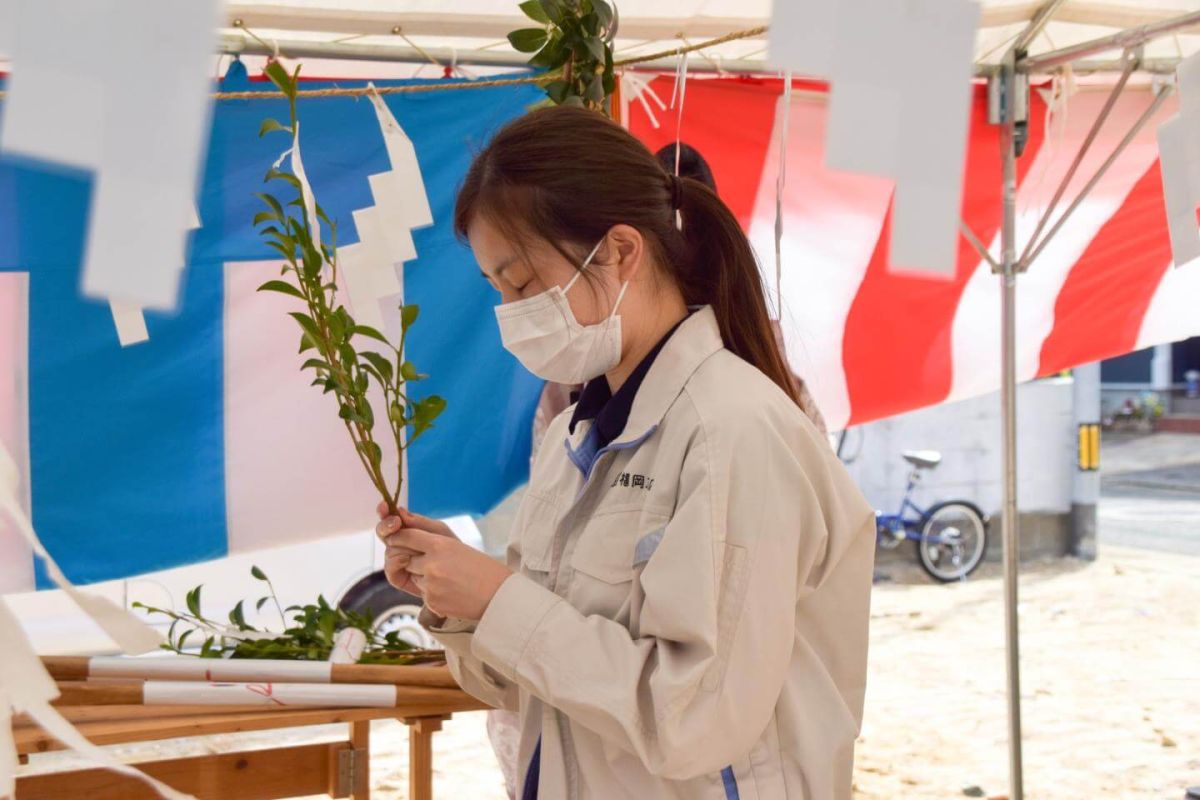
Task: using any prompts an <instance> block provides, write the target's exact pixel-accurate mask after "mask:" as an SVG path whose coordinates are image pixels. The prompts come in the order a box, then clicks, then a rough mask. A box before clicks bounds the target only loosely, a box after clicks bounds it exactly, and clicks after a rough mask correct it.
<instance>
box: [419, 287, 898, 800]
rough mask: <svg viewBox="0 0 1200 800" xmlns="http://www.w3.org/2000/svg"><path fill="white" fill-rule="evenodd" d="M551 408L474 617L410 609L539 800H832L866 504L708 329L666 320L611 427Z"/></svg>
mask: <svg viewBox="0 0 1200 800" xmlns="http://www.w3.org/2000/svg"><path fill="white" fill-rule="evenodd" d="M571 411H572V409H571V408H568V409H567V410H566V411H564V412H563V413H562V414H560V415H559V416H558V417H557V418H556V419H555V420H554V422H553V423H552V424H551V426H550V428H549V431H548V432H547V435H546V440H545V443H544V445H543V446H542V448H541V450H540V452H539V454H538V457H537V460H536V463H535V464H534V467H533V470H532V474H531V477H530V482H529V488H528V492H527V494H526V496H525V499H524V502H523V504H522V505H521V508H520V511H519V512H518V515H517V519H516V522H515V525H514V527H513V532H512V535H511V538H510V542H509V547H508V564H509V566H510V567H512V569H513V570H515V571H516V574H514V575H513V576H512V577H510V578H509V579H508V580H507V581H505V583H504V584H503V585H502V586H501V587H500V590H499V591H498V592H497V594H496V596H495V597H494V598H493V600H492V601H491V604H490V605H489V606H488V609H487V612H486V613H485V614H484V616H483V619H482V620H480V621H479V622H478V623H468V622H463V621H459V620H445V621H440V622H441V624H440V625H439V624H438V622H439V620H436V619H435V618H433V617H432V615H429V614H428V613H426V614H425V616H424V621H425V623H426V624H427V626H428V627H430V630H431V631H432V632H433V633H434V634H435V635H436V636H437V638H438V639H439V640H440V641H441V642H442V643H443V644H444V645H445V647H446V649H447V652H448V658H449V662H450V667H451V669H452V671H453V673H454V675H455V676H456V678H457V679H458V680H459V682H460V683H461V684H462V686H463V688H464V689H466V691H468V692H470V693H471V694H472V695H475V696H476V697H478V698H480V699H481V700H483V701H485V702H487V703H490V704H492V705H494V706H497V707H503V708H509V709H515V710H519V711H520V713H521V720H522V737H521V747H520V759H521V764H520V768H521V774H522V783H523V782H524V776H525V773H526V772H527V771H528V768H529V762H530V759H531V757H532V756H533V754H534V751H535V747H537V745H538V741H539V738H540V741H541V750H540V781H539V792H538V797H539V800H559V799H560V798H565V799H566V800H592V799H593V798H595V799H597V800H618V798H637V800H654V799H656V798H674V799H677V800H731V798H737V800H783V799H784V798H787V799H788V800H843V799H845V800H849V798H850V781H851V771H852V764H853V753H854V741H855V738H856V737H857V735H858V731H859V728H860V725H861V722H862V711H863V694H864V688H865V683H866V673H867V626H868V617H869V601H870V591H871V576H872V568H873V562H874V539H875V523H874V514H873V512H872V510H871V508H870V507H869V506H868V505H867V503H866V501H865V500H864V498H863V496H862V494H861V493H860V492H859V490H858V488H857V487H856V486H855V485H854V483H853V481H852V480H851V479H850V477H849V475H848V474H847V473H846V471H845V469H844V468H843V467H842V465H841V463H840V462H839V461H838V460H837V458H836V456H835V455H834V453H833V452H832V451H831V450H830V447H829V445H828V444H827V443H826V441H825V440H824V439H823V438H822V437H821V435H820V434H819V433H818V432H817V431H816V429H815V428H814V426H813V424H812V423H811V422H810V421H809V419H808V418H807V417H805V415H804V414H803V413H802V412H801V410H800V409H799V408H798V407H797V406H796V405H795V404H794V403H793V402H792V401H791V400H790V399H789V398H788V397H787V395H786V394H785V393H784V392H783V391H781V390H780V389H779V388H778V387H777V386H776V385H775V384H774V383H772V382H771V381H770V380H769V379H768V378H767V377H766V376H765V375H763V374H762V373H761V372H759V371H758V370H757V369H755V368H754V367H752V366H750V365H749V364H747V363H746V362H745V361H743V360H741V359H740V358H738V357H737V356H735V355H733V354H732V353H731V352H730V351H728V350H726V349H725V348H724V346H723V344H722V341H721V336H720V332H719V329H718V326H717V321H716V317H715V315H714V313H713V311H712V309H711V308H707V307H706V308H703V309H701V310H699V311H697V312H696V313H694V314H692V316H691V317H689V318H688V319H687V320H686V321H685V322H684V323H683V324H682V325H681V326H680V327H679V329H678V330H677V331H676V332H675V333H674V334H673V335H672V336H671V338H670V339H669V340H668V341H667V343H666V345H665V347H664V348H663V350H662V351H661V352H660V353H659V355H658V357H657V358H656V359H655V361H654V363H653V365H652V366H651V367H650V371H649V373H648V374H647V375H646V377H645V380H644V382H643V384H642V386H641V387H640V389H639V390H638V393H637V395H636V398H635V400H634V403H633V407H632V410H631V412H630V415H629V419H628V422H627V424H626V426H625V429H624V432H623V433H622V434H621V435H620V436H619V437H617V439H616V440H615V441H614V442H613V443H612V444H610V445H609V446H607V447H604V448H600V449H599V450H598V451H596V448H595V447H594V445H591V444H589V443H590V442H592V441H593V439H591V438H589V434H588V432H589V430H590V423H588V422H586V421H585V422H581V423H580V424H579V425H578V426H577V427H576V430H575V432H574V433H573V434H570V433H569V432H568V423H569V421H570V417H571Z"/></svg>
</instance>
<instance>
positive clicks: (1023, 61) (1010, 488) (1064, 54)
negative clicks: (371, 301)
mask: <svg viewBox="0 0 1200 800" xmlns="http://www.w3.org/2000/svg"><path fill="white" fill-rule="evenodd" d="M1064 2H1065V0H1047V2H1045V3H1044V4H1043V5H1042V6H1041V7H1040V8H1039V9H1038V11H1037V12H1036V14H1034V16H1033V18H1032V19H1031V20H1030V21H1029V23H1028V25H1027V26H1026V28H1025V29H1024V30H1023V31H1022V33H1021V34H1019V35H1018V36H1017V38H1016V39H1015V40H1014V41H1013V43H1012V44H1011V46H1010V47H1009V49H1008V50H1007V52H1006V54H1005V56H1004V58H1003V59H1002V61H1001V63H1000V64H999V66H978V67H977V68H976V76H977V77H985V78H987V79H988V81H989V90H990V97H991V99H992V100H993V103H994V106H993V107H994V110H995V112H996V115H995V117H994V118H993V121H994V122H996V123H998V124H999V125H1000V129H1001V136H1000V158H1001V162H1002V167H1003V171H1002V184H1003V185H1002V190H1003V191H1002V203H1003V209H1002V214H1003V216H1002V223H1001V231H1000V255H999V257H996V256H993V255H992V254H991V253H990V252H989V250H988V248H987V247H986V246H985V245H984V244H983V243H982V242H981V241H980V240H979V239H978V237H977V236H976V235H975V234H974V233H973V232H972V231H971V230H970V229H969V228H968V227H967V226H966V225H965V223H962V224H961V227H962V233H963V236H964V237H965V238H966V239H967V240H968V241H969V242H970V243H971V245H972V246H973V247H974V249H975V250H976V251H977V252H978V253H979V255H980V257H981V258H983V259H984V260H985V261H987V262H988V264H989V265H990V266H991V268H992V271H993V273H994V274H995V275H996V276H997V277H998V278H999V280H1000V284H1001V293H1000V294H1001V365H1002V373H1003V381H1002V386H1001V404H1002V420H1003V425H1002V436H1003V451H1004V504H1003V514H1002V527H1001V539H1002V544H1003V557H1004V564H1003V573H1004V612H1005V649H1006V668H1007V695H1008V697H1007V700H1008V724H1009V779H1010V784H1011V785H1010V788H1009V797H1011V798H1012V800H1023V798H1024V776H1023V760H1022V746H1021V697H1020V637H1019V625H1018V618H1017V601H1018V578H1019V562H1020V545H1019V531H1020V526H1019V521H1018V518H1017V440H1016V424H1017V413H1016V412H1017V397H1016V391H1017V370H1016V287H1017V278H1018V276H1019V275H1020V274H1021V273H1023V272H1025V271H1027V270H1028V269H1029V267H1030V266H1031V265H1032V264H1033V263H1034V262H1035V261H1036V260H1037V257H1038V256H1039V255H1040V254H1041V253H1042V251H1043V249H1044V248H1045V246H1046V244H1047V242H1049V240H1050V239H1051V238H1053V237H1054V235H1055V234H1056V233H1058V231H1059V230H1060V229H1061V228H1062V226H1063V225H1064V224H1065V222H1066V221H1067V219H1068V218H1070V216H1071V215H1072V214H1073V213H1074V211H1075V210H1076V209H1077V208H1078V207H1079V205H1080V204H1081V203H1082V202H1083V200H1084V199H1085V198H1086V197H1087V195H1088V194H1089V193H1090V192H1091V190H1092V189H1093V188H1094V187H1095V186H1096V184H1097V183H1099V181H1100V179H1101V178H1102V177H1103V176H1104V175H1105V173H1106V172H1107V171H1108V169H1109V168H1110V167H1111V166H1112V164H1113V163H1114V162H1115V161H1116V160H1117V158H1118V156H1120V154H1121V153H1122V151H1124V150H1125V148H1126V147H1127V146H1128V145H1129V144H1130V143H1131V142H1132V141H1133V140H1134V138H1135V137H1136V136H1137V134H1138V132H1139V131H1141V129H1142V128H1143V127H1144V126H1145V125H1146V123H1147V122H1149V121H1150V119H1151V118H1152V117H1153V116H1154V114H1155V113H1156V112H1157V111H1158V110H1159V108H1160V107H1161V106H1162V104H1163V102H1164V101H1165V100H1166V99H1167V97H1168V96H1169V95H1170V94H1171V92H1172V91H1173V90H1174V86H1173V85H1172V84H1170V83H1166V82H1164V83H1162V84H1161V85H1159V86H1158V87H1157V89H1156V96H1155V98H1154V100H1153V102H1152V103H1151V104H1150V106H1149V107H1148V108H1147V109H1146V110H1145V112H1143V114H1142V115H1141V116H1140V117H1139V118H1138V119H1137V120H1136V121H1135V122H1134V124H1133V125H1132V127H1131V128H1130V130H1129V132H1128V133H1127V134H1126V135H1125V137H1124V138H1123V139H1122V140H1121V141H1120V142H1119V143H1118V144H1117V145H1116V147H1115V148H1114V149H1113V152H1112V153H1111V154H1110V155H1109V156H1108V158H1107V159H1105V161H1104V162H1103V163H1102V164H1101V165H1100V166H1099V167H1098V168H1097V170H1096V172H1095V174H1093V175H1092V176H1091V177H1090V178H1089V179H1088V181H1087V182H1086V183H1085V184H1084V185H1083V187H1082V188H1081V189H1080V190H1079V192H1078V194H1077V195H1076V196H1075V198H1074V199H1073V200H1072V201H1071V202H1070V204H1069V205H1068V206H1067V208H1066V209H1065V210H1064V211H1063V212H1062V214H1061V215H1059V216H1058V217H1057V218H1054V212H1055V211H1056V210H1057V208H1058V206H1059V204H1060V203H1061V201H1062V200H1063V198H1064V196H1065V194H1066V191H1067V189H1068V187H1069V186H1070V184H1071V182H1072V180H1073V179H1074V177H1075V175H1076V173H1077V172H1078V170H1079V167H1080V165H1081V164H1082V162H1083V159H1084V157H1085V156H1086V154H1087V152H1088V151H1089V149H1090V148H1091V146H1092V144H1093V143H1094V141H1095V139H1096V135H1097V134H1098V132H1099V130H1100V128H1101V127H1102V126H1103V125H1104V123H1105V121H1106V120H1107V119H1108V118H1109V115H1110V113H1111V111H1112V109H1113V107H1114V106H1115V104H1116V101H1117V99H1118V98H1119V97H1120V95H1121V92H1122V91H1123V90H1124V89H1125V86H1126V84H1127V82H1128V80H1129V78H1130V76H1131V75H1132V74H1133V73H1134V72H1142V73H1149V74H1157V75H1168V74H1171V73H1173V72H1174V71H1175V69H1176V67H1177V66H1178V63H1179V61H1180V59H1152V60H1146V59H1143V58H1142V56H1141V48H1142V45H1144V44H1145V43H1146V42H1149V41H1151V40H1152V39H1156V38H1159V37H1162V36H1167V35H1170V34H1173V33H1178V32H1180V31H1183V30H1185V29H1189V28H1196V27H1200V11H1198V12H1193V13H1189V14H1184V15H1181V16H1178V17H1173V18H1169V19H1164V20H1159V21H1156V22H1153V23H1149V24H1145V25H1140V26H1137V27H1133V28H1129V29H1126V30H1123V31H1120V32H1118V33H1115V34H1112V35H1109V36H1105V37H1102V38H1098V39H1094V40H1091V41H1088V42H1084V43H1082V44H1077V45H1073V46H1071V47H1066V48H1062V49H1059V50H1054V51H1051V52H1048V53H1043V54H1039V55H1036V56H1029V55H1027V53H1026V49H1027V48H1028V47H1029V45H1030V43H1031V42H1032V41H1033V40H1034V38H1035V37H1037V36H1038V34H1039V33H1040V32H1041V31H1042V29H1043V28H1044V27H1045V26H1046V24H1047V23H1048V22H1049V21H1050V20H1051V18H1052V17H1053V16H1054V14H1055V13H1056V12H1057V11H1058V10H1059V9H1060V8H1061V7H1062V6H1063V5H1064ZM220 49H221V51H222V52H224V53H227V54H234V55H238V54H257V55H272V53H273V52H276V53H277V52H278V50H279V49H282V50H283V51H285V52H286V53H287V54H288V55H290V56H310V57H320V58H333V59H366V60H374V61H398V62H403V61H415V62H425V61H428V60H429V59H430V58H431V57H432V58H434V59H436V60H439V61H445V62H451V61H455V60H456V61H457V63H460V64H475V65H481V66H493V67H519V66H524V65H525V64H526V60H525V56H523V55H520V54H517V53H511V52H503V51H495V52H489V51H475V52H471V53H467V52H462V53H455V52H453V51H446V52H442V51H441V50H438V49H436V48H424V49H420V48H400V47H391V46H388V47H372V46H369V45H347V44H338V43H325V42H311V41H304V40H279V41H276V42H273V46H272V47H268V46H267V45H266V44H265V43H261V42H253V41H250V40H247V39H245V38H242V37H238V36H225V37H223V39H222V42H221V45H220ZM1116 49H1121V50H1122V56H1121V58H1119V59H1117V60H1094V59H1093V60H1089V59H1090V58H1091V57H1093V56H1097V55H1099V54H1102V53H1105V52H1108V51H1112V50H1116ZM677 62H678V57H666V58H663V59H660V60H659V62H658V63H659V64H661V65H662V66H663V67H664V68H670V67H673V66H675V65H676V64H677ZM1068 65H1070V66H1071V67H1072V69H1073V70H1074V71H1075V72H1076V73H1085V72H1086V73H1093V74H1094V73H1110V74H1116V75H1117V80H1116V82H1115V84H1114V85H1113V86H1112V89H1111V91H1110V94H1109V97H1108V100H1107V102H1106V103H1105V105H1104V107H1103V108H1102V109H1101V112H1100V114H1099V116H1098V117H1097V118H1096V120H1095V121H1094V122H1093V124H1092V127H1091V129H1090V131H1089V132H1088V134H1087V136H1086V137H1085V139H1084V141H1083V143H1082V145H1081V146H1080V150H1079V152H1078V153H1077V154H1076V156H1075V158H1074V160H1073V162H1072V164H1071V166H1070V167H1069V168H1068V170H1067V172H1066V174H1065V175H1064V176H1063V179H1062V181H1061V182H1060V184H1059V186H1058V187H1057V189H1056V190H1055V193H1054V196H1053V199H1052V200H1051V202H1050V204H1049V206H1048V207H1047V208H1046V210H1045V212H1043V214H1042V215H1041V217H1040V218H1039V220H1038V223H1037V226H1036V228H1035V230H1034V232H1033V234H1032V235H1031V236H1030V239H1029V241H1028V242H1027V243H1026V245H1025V247H1024V249H1023V250H1021V252H1020V253H1019V254H1018V243H1017V239H1016V198H1017V180H1016V172H1017V171H1016V159H1017V158H1018V157H1019V156H1020V152H1021V149H1022V137H1021V136H1020V135H1019V128H1020V126H1021V125H1023V123H1024V119H1023V117H1024V114H1025V111H1026V109H1027V108H1028V92H1029V77H1030V76H1031V75H1044V74H1051V73H1054V72H1057V71H1059V70H1061V69H1063V68H1064V67H1066V66H1068ZM720 66H721V70H722V71H723V72H729V73H739V72H741V73H763V72H765V71H767V66H766V65H765V64H763V63H762V62H759V61H754V60H740V61H735V60H726V61H723V62H722V63H721V65H720ZM1051 220H1053V223H1051ZM1047 227H1048V228H1049V229H1048V230H1047ZM1039 237H1040V238H1039Z"/></svg>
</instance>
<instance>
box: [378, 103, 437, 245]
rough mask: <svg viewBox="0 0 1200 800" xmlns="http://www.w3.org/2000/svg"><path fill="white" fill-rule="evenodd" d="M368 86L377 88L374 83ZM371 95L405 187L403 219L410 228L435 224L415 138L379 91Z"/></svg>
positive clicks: (398, 177) (394, 169)
mask: <svg viewBox="0 0 1200 800" xmlns="http://www.w3.org/2000/svg"><path fill="white" fill-rule="evenodd" d="M368 86H372V88H374V87H373V85H372V84H368ZM367 96H368V97H370V98H371V103H372V104H373V105H374V106H375V116H376V117H377V118H378V119H379V129H380V131H382V132H383V143H384V146H385V147H386V148H387V153H388V160H389V161H390V162H391V164H392V173H393V174H394V175H395V176H396V178H397V179H398V180H399V185H400V186H401V187H403V188H404V191H403V201H404V212H403V217H402V218H401V219H402V221H403V222H404V224H406V225H407V226H408V227H409V228H421V227H424V226H426V225H432V224H433V211H432V210H431V209H430V208H429V198H428V197H427V196H426V194H425V182H424V180H422V178H421V162H420V161H418V160H417V149H416V148H415V147H413V143H412V140H411V139H409V138H408V134H406V133H405V132H404V129H403V128H401V127H400V123H399V122H397V121H396V117H395V116H393V114H392V110H391V109H390V108H388V106H387V103H385V102H384V101H383V98H382V97H380V96H379V94H378V93H377V92H371V93H370V94H368V95H367ZM389 222H390V220H389Z"/></svg>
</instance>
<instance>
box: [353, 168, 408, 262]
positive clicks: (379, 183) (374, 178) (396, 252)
mask: <svg viewBox="0 0 1200 800" xmlns="http://www.w3.org/2000/svg"><path fill="white" fill-rule="evenodd" d="M367 183H368V184H370V186H371V197H373V198H374V200H375V207H376V208H378V209H379V217H380V224H379V226H378V227H379V231H380V233H381V235H382V236H383V238H384V241H385V242H386V243H387V255H388V258H389V259H390V260H391V262H392V263H393V264H403V263H404V262H405V261H412V260H413V259H414V258H416V257H417V245H416V244H415V243H414V242H413V235H412V229H411V228H410V227H409V226H408V225H407V224H406V223H405V222H404V220H405V218H406V215H407V213H408V212H407V209H406V208H405V203H406V200H405V197H404V196H405V194H406V192H407V191H411V187H405V186H404V184H403V183H401V181H400V178H399V177H397V175H396V173H394V172H381V173H379V174H378V175H368V176H367ZM356 225H357V223H356ZM358 235H359V238H360V239H361V238H363V237H364V236H365V234H364V233H363V229H362V228H358Z"/></svg>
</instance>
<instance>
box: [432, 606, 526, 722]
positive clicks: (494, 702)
mask: <svg viewBox="0 0 1200 800" xmlns="http://www.w3.org/2000/svg"><path fill="white" fill-rule="evenodd" d="M419 619H420V622H421V625H422V626H423V627H424V628H425V629H426V630H428V631H429V632H430V633H431V634H433V636H434V638H435V639H437V640H438V641H439V642H441V644H442V646H443V647H445V648H446V663H447V665H448V666H449V667H450V674H451V675H453V676H454V680H456V681H458V685H459V686H460V687H462V690H463V691H464V692H466V693H467V694H469V695H471V696H472V697H476V698H478V699H480V700H482V701H483V702H485V703H487V704H488V705H489V706H492V707H493V708H503V709H507V710H509V711H516V710H517V685H516V684H515V683H513V682H512V681H510V680H508V679H506V678H505V677H503V676H502V675H500V674H499V673H497V672H496V671H495V670H494V669H492V668H491V667H489V666H487V665H486V664H484V663H483V662H482V661H480V660H479V659H478V658H477V657H475V656H474V655H472V653H471V639H472V638H473V636H474V634H475V628H476V623H474V622H469V621H467V620H460V619H445V618H442V617H438V616H437V615H435V614H433V613H432V612H431V611H429V609H427V608H422V609H421V615H420V617H419Z"/></svg>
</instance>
